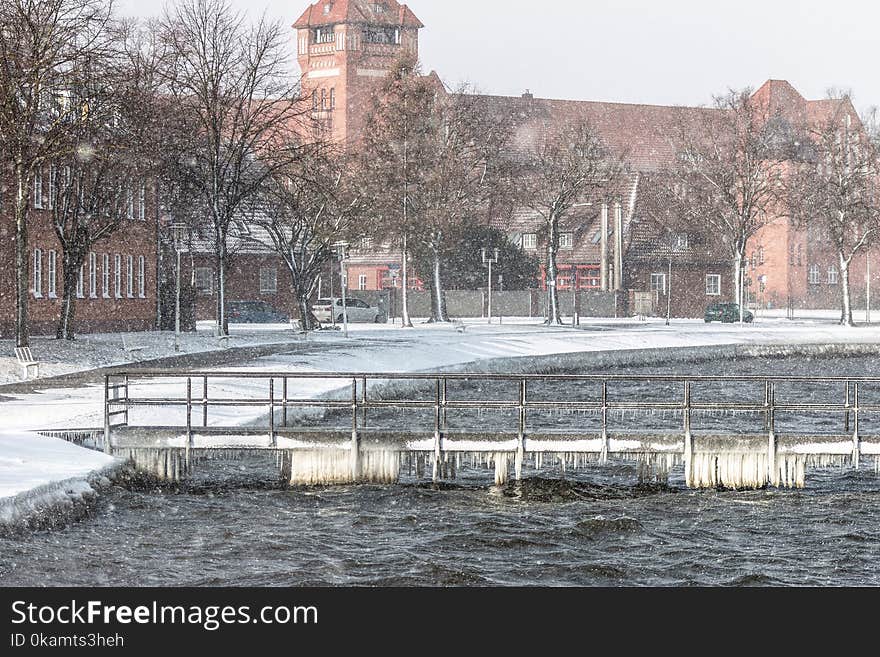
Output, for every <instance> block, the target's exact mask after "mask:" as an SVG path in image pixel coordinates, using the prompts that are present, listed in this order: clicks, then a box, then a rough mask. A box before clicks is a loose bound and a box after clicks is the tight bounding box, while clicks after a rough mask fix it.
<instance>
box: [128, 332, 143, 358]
mask: <svg viewBox="0 0 880 657" xmlns="http://www.w3.org/2000/svg"><path fill="white" fill-rule="evenodd" d="M122 348H123V349H125V352H126V353H127V354H128V355H129V356H134V355H136V354H138V353H140V352H141V351H143V350H144V349H146V347H144V346H138V345H133V344H129V343H128V342H127V341H126V340H125V336H124V335H123V336H122Z"/></svg>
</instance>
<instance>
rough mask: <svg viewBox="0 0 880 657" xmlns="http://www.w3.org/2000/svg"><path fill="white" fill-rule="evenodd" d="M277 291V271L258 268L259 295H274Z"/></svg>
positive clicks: (273, 268) (271, 268)
mask: <svg viewBox="0 0 880 657" xmlns="http://www.w3.org/2000/svg"><path fill="white" fill-rule="evenodd" d="M277 291H278V270H277V269H275V267H260V294H275V293H276V292H277Z"/></svg>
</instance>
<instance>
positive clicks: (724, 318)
mask: <svg viewBox="0 0 880 657" xmlns="http://www.w3.org/2000/svg"><path fill="white" fill-rule="evenodd" d="M742 319H743V321H744V322H746V323H750V322H752V321H753V320H754V319H755V316H754V315H753V314H752V313H751V311H749V310H746V309H743V312H742ZM705 320H706V322H707V323H708V322H724V323H726V324H730V323H732V322H738V321H739V304H738V303H713V304H712V305H711V306H709V307H708V308H706V317H705Z"/></svg>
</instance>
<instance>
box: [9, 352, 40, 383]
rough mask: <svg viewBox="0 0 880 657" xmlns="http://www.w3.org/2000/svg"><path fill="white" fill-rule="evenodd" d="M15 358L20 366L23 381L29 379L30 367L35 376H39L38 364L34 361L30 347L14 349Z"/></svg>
mask: <svg viewBox="0 0 880 657" xmlns="http://www.w3.org/2000/svg"><path fill="white" fill-rule="evenodd" d="M15 357H16V358H17V359H18V362H19V364H20V365H21V370H22V375H23V376H24V378H25V379H27V378H29V375H30V372H31V368H32V367H33V368H34V370H35V371H36V374H37V376H40V363H39V361H36V360H34V356H33V354H32V353H31V348H30V347H16V348H15Z"/></svg>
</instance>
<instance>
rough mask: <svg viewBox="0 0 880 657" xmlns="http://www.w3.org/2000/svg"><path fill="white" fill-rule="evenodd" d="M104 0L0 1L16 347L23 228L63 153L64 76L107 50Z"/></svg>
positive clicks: (25, 263)
mask: <svg viewBox="0 0 880 657" xmlns="http://www.w3.org/2000/svg"><path fill="white" fill-rule="evenodd" d="M111 14H112V6H111V2H110V0H3V2H2V3H0V147H2V149H3V152H4V154H5V158H4V164H3V167H4V169H5V171H4V173H5V174H7V175H9V177H10V178H11V180H12V184H13V186H14V191H13V203H12V205H13V216H14V223H15V238H14V242H15V341H16V344H17V345H18V346H26V345H27V344H28V341H29V337H30V336H29V326H28V288H29V284H30V273H29V263H30V258H29V254H28V223H29V217H30V213H31V205H32V203H31V201H32V194H31V189H32V187H33V185H34V179H35V178H36V177H37V176H38V175H39V174H40V173H41V172H42V170H43V169H44V168H45V167H46V166H47V164H48V163H49V162H51V161H52V160H53V159H54V158H56V157H57V156H58V155H60V153H61V152H62V151H63V150H64V148H65V147H66V143H67V141H66V140H67V130H68V125H69V123H70V121H71V120H72V119H73V118H74V117H75V116H76V115H77V114H78V113H79V112H80V111H81V108H80V107H78V106H76V104H75V103H72V102H70V82H71V81H70V79H69V78H70V76H71V74H72V73H74V72H75V71H77V70H78V69H79V67H80V66H81V65H82V64H83V62H84V61H86V60H88V59H89V58H91V57H94V56H96V55H99V54H100V53H101V52H102V51H103V49H104V48H106V47H107V44H108V39H109V37H110V34H109V32H108V30H107V27H108V25H109V24H110V22H111Z"/></svg>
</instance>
